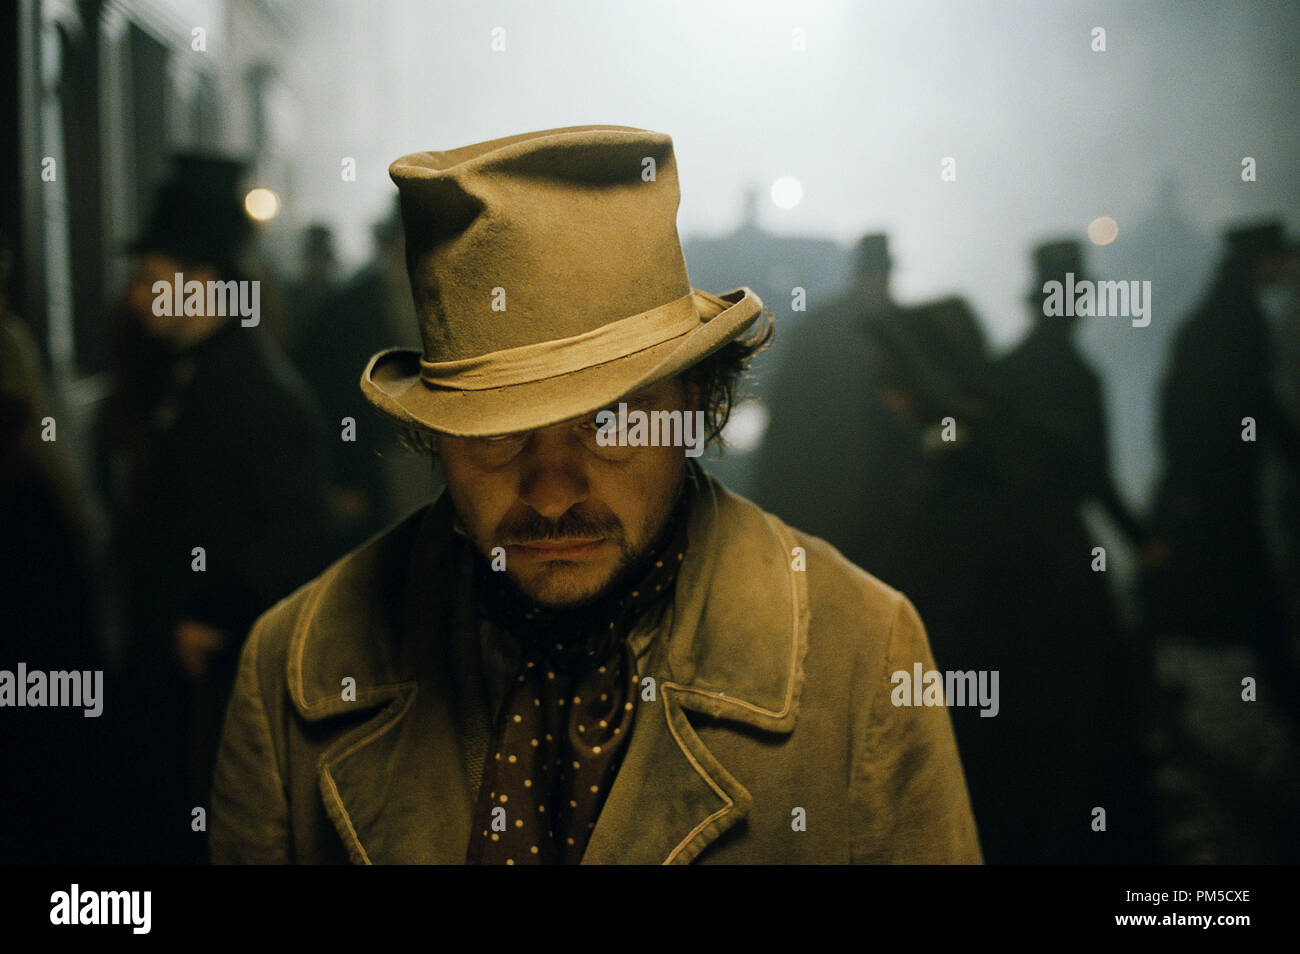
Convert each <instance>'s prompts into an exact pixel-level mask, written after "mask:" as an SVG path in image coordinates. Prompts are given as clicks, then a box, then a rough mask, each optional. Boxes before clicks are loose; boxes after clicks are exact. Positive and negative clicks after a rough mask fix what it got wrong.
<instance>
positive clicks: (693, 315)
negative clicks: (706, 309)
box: [420, 291, 726, 391]
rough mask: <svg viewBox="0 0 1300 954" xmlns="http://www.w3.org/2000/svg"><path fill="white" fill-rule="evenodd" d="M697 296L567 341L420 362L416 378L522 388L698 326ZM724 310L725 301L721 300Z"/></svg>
mask: <svg viewBox="0 0 1300 954" xmlns="http://www.w3.org/2000/svg"><path fill="white" fill-rule="evenodd" d="M697 294H698V293H697V292H695V291H691V292H688V293H687V294H685V295H683V296H682V297H681V298H678V299H675V300H674V301H670V302H668V303H667V304H666V305H659V306H658V307H657V308H651V309H650V310H649V311H643V312H641V313H640V314H637V315H633V316H632V317H630V318H621V319H619V320H618V321H611V322H610V323H609V324H607V325H601V326H600V327H599V328H594V329H592V330H591V331H584V332H583V333H582V334H580V335H573V336H572V337H570V338H556V339H554V340H552V341H539V342H537V343H536V344H529V345H521V346H520V347H518V348H505V349H503V350H501V351H490V352H488V353H487V354H480V355H475V356H474V357H472V358H462V359H460V360H457V361H426V360H425V359H424V358H421V359H420V378H421V379H422V380H423V381H424V383H425V384H427V385H431V386H433V387H441V388H455V389H457V390H467V391H486V390H488V389H489V388H502V387H508V386H509V385H512V384H528V383H531V382H533V381H541V380H544V379H546V378H553V377H558V376H559V375H561V374H569V373H571V372H573V371H582V370H585V369H587V368H591V367H594V366H596V365H598V364H605V363H606V362H608V361H615V360H617V359H619V358H626V357H628V356H629V355H633V354H636V353H637V352H639V351H645V350H646V349H647V348H653V347H655V346H656V345H661V344H663V343H664V342H666V341H671V340H673V339H674V338H680V337H681V336H682V335H684V334H686V333H687V332H689V331H692V330H694V329H695V328H698V327H699V325H700V323H701V322H703V321H707V320H708V318H707V317H705V316H704V315H701V313H700V309H698V308H697V307H696V304H695V298H696V295H697ZM721 304H723V305H724V306H725V305H726V303H725V302H721Z"/></svg>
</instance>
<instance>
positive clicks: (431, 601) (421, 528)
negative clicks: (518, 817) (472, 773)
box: [288, 500, 478, 864]
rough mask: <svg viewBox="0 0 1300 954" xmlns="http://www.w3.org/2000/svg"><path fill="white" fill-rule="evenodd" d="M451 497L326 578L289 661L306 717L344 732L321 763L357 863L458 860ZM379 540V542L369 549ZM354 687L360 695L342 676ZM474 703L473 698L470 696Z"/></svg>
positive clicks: (465, 795)
mask: <svg viewBox="0 0 1300 954" xmlns="http://www.w3.org/2000/svg"><path fill="white" fill-rule="evenodd" d="M449 530H450V520H449V517H448V514H447V506H446V501H445V500H444V501H440V502H439V503H438V504H435V505H434V506H433V507H432V508H426V509H425V510H422V511H420V512H419V513H417V514H414V515H413V516H412V517H410V518H408V519H407V520H406V521H405V522H404V523H403V524H401V525H400V526H399V527H398V528H396V529H395V530H394V531H392V534H391V535H386V536H385V537H381V538H377V540H376V541H372V544H371V545H368V546H367V547H366V548H364V549H363V550H362V551H359V552H358V553H357V554H356V555H355V557H354V558H353V559H352V560H350V561H349V562H348V563H347V564H345V565H346V566H347V572H346V575H345V576H340V578H338V579H336V580H329V581H322V585H321V586H320V587H318V590H317V592H319V593H320V594H321V596H320V598H319V599H318V603H319V605H313V606H310V607H308V609H307V611H306V612H304V614H303V618H302V621H301V623H300V624H299V627H298V630H297V632H296V633H295V636H294V639H293V642H292V645H291V651H290V654H289V662H288V681H289V694H290V697H291V698H292V700H293V702H294V705H295V707H296V708H297V710H298V712H299V714H300V715H302V717H303V718H305V719H307V720H308V721H311V722H323V721H325V720H328V719H337V720H340V724H342V725H349V724H351V726H352V727H351V728H349V729H348V730H347V731H346V732H344V734H343V735H342V736H340V737H339V738H338V739H336V740H335V741H334V742H333V743H332V744H331V745H330V746H329V748H327V749H326V750H325V752H324V753H323V754H322V755H321V758H320V762H319V775H320V794H321V799H322V802H323V803H324V806H325V811H326V814H327V815H328V816H329V819H330V821H331V822H332V823H333V825H334V827H335V829H336V830H337V831H338V834H339V838H340V839H342V842H343V844H344V846H345V847H346V849H347V852H348V857H349V858H350V859H351V860H352V861H353V862H354V863H356V864H394V863H399V864H461V863H463V862H464V860H465V850H466V846H467V845H468V844H469V835H470V831H469V829H470V825H471V824H472V820H473V815H472V810H473V794H474V793H472V792H471V791H470V783H469V781H468V777H467V772H466V769H465V765H466V760H465V758H464V752H463V751H462V749H461V741H460V740H462V739H464V738H465V737H466V731H465V725H464V713H465V711H466V710H467V708H469V707H468V706H467V705H464V704H462V703H464V702H465V701H464V700H459V699H458V698H457V694H456V693H455V692H454V691H453V690H452V687H451V679H450V675H449V674H450V672H451V671H452V669H451V667H450V665H449V661H448V659H447V658H446V657H447V655H448V653H449V651H450V647H451V645H452V643H453V640H452V639H450V638H439V636H440V634H441V635H443V636H444V637H447V636H448V634H450V631H451V629H452V625H453V622H454V620H453V616H452V610H453V599H454V595H455V594H454V587H452V586H450V585H444V586H437V585H431V581H448V580H455V579H456V578H457V574H456V573H454V572H452V569H451V568H450V567H448V566H447V558H448V554H449V553H450V549H451V548H450V537H451V535H450V532H449ZM380 540H382V541H383V545H382V546H377V545H375V543H377V542H378V541H380ZM348 678H351V679H353V680H355V683H354V685H355V699H350V698H345V697H344V694H343V692H342V691H341V687H342V686H343V685H344V683H343V680H345V679H348ZM474 701H475V702H478V700H474Z"/></svg>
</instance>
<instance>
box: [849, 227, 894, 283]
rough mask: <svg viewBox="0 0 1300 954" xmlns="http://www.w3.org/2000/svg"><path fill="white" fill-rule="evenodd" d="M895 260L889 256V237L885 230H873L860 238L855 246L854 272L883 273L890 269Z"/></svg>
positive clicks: (859, 273) (862, 273)
mask: <svg viewBox="0 0 1300 954" xmlns="http://www.w3.org/2000/svg"><path fill="white" fill-rule="evenodd" d="M892 264H893V262H892V261H891V260H890V258H889V238H888V236H886V235H885V233H884V232H872V233H870V234H869V235H864V236H862V238H860V239H858V244H857V245H855V246H854V247H853V273H854V274H855V275H881V274H885V273H887V272H888V271H889V268H890V266H891V265H892Z"/></svg>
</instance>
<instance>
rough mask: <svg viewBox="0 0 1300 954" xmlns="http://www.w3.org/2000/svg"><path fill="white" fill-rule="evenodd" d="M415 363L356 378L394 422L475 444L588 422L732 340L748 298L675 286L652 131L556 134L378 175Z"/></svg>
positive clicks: (671, 170) (749, 318)
mask: <svg viewBox="0 0 1300 954" xmlns="http://www.w3.org/2000/svg"><path fill="white" fill-rule="evenodd" d="M388 171H389V175H391V176H392V179H393V181H394V182H395V183H397V188H398V191H399V193H400V198H401V207H402V224H403V227H404V228H405V231H406V265H407V270H408V271H409V272H410V277H411V291H412V293H413V295H414V297H415V310H416V315H417V317H418V320H419V323H420V336H421V339H422V341H423V344H424V352H423V354H421V353H420V352H417V351H408V350H401V349H393V350H389V351H382V352H380V353H379V354H377V355H375V356H374V357H372V358H371V359H370V361H369V363H368V364H367V365H366V369H365V371H364V372H363V373H362V375H361V390H362V391H363V392H364V393H365V396H366V398H367V399H369V401H370V402H371V403H372V404H374V405H375V406H376V407H378V408H379V409H380V410H382V411H384V412H385V413H386V414H388V415H390V416H391V417H393V418H395V419H396V420H397V421H399V422H401V423H403V424H407V425H411V426H414V427H418V428H423V429H426V430H431V431H436V432H440V433H444V434H450V435H453V436H458V437H492V436H496V435H500V434H508V433H512V432H515V431H524V430H532V429H534V428H538V427H546V426H549V425H551V424H557V423H559V422H561V421H566V420H569V419H572V418H576V417H580V416H582V415H585V414H590V413H592V412H594V411H596V410H598V409H600V408H602V407H604V406H605V405H607V404H610V403H611V402H613V401H616V400H617V399H618V398H620V397H623V396H625V395H627V394H630V393H632V392H634V391H637V390H640V389H641V388H643V387H646V386H648V385H651V384H654V383H655V382H656V381H660V380H662V379H664V378H667V377H670V376H672V375H674V374H678V373H679V372H681V371H683V370H684V369H686V368H688V367H690V366H691V365H692V364H695V363H696V362H698V361H699V360H700V359H701V358H704V357H706V356H707V355H709V354H710V353H712V352H713V351H716V350H717V349H718V348H720V347H722V346H723V345H724V344H726V343H727V342H728V341H731V340H732V339H733V338H735V337H736V336H738V335H739V334H741V333H742V332H743V331H744V330H745V329H746V328H748V327H749V326H750V325H751V324H752V323H753V322H754V320H755V319H756V318H757V317H758V315H759V313H760V312H761V311H762V307H763V303H762V301H760V300H759V298H758V296H757V295H755V294H754V292H753V291H751V290H750V289H748V288H744V287H742V288H738V289H736V290H734V291H730V292H727V293H726V294H723V295H712V294H710V293H708V292H704V291H700V290H698V289H695V288H692V287H691V283H690V279H689V278H688V277H687V274H686V261H685V259H684V258H683V257H682V249H681V242H680V240H679V239H678V236H677V206H678V203H679V202H680V199H681V195H680V192H679V189H678V185H677V163H676V160H675V159H674V157H673V142H672V139H671V138H670V137H669V136H666V135H664V134H663V133H656V132H650V131H648V130H645V129H636V128H634V127H631V126H570V127H567V128H563V129H545V130H542V131H540V132H531V133H524V134H522V135H518V136H508V137H506V138H504V139H493V140H491V141H489V142H481V143H476V144H474V145H472V146H463V147H461V148H459V149H451V150H448V151H446V152H416V153H412V154H411V155H408V156H403V157H402V158H400V159H398V160H397V161H396V162H394V163H393V164H392V165H391V166H390V167H389V170H388Z"/></svg>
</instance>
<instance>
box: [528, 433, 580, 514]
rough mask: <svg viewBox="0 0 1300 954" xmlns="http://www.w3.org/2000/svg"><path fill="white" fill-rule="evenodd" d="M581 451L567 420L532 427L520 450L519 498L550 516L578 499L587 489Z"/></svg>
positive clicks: (567, 507)
mask: <svg viewBox="0 0 1300 954" xmlns="http://www.w3.org/2000/svg"><path fill="white" fill-rule="evenodd" d="M584 451H585V448H583V446H582V443H581V441H579V440H578V439H577V438H576V437H575V436H574V434H573V428H572V427H571V426H570V425H569V424H556V425H554V426H553V427H543V428H541V429H539V430H537V431H534V432H533V433H532V435H531V436H530V437H529V440H528V443H527V445H526V446H525V447H524V450H523V451H522V453H523V457H524V459H523V462H522V463H523V467H522V469H521V473H520V488H519V496H520V498H522V499H523V501H524V503H526V504H528V506H530V507H532V508H533V509H534V510H536V511H537V512H538V513H539V514H541V515H542V516H543V517H546V518H548V519H550V520H555V519H558V518H559V517H560V516H561V515H562V514H564V513H565V512H566V511H568V509H569V508H570V507H572V506H573V505H574V504H578V503H582V501H584V500H586V499H587V494H588V489H589V488H588V484H587V474H586V471H585V470H584V469H583V467H584V462H583V454H584Z"/></svg>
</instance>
